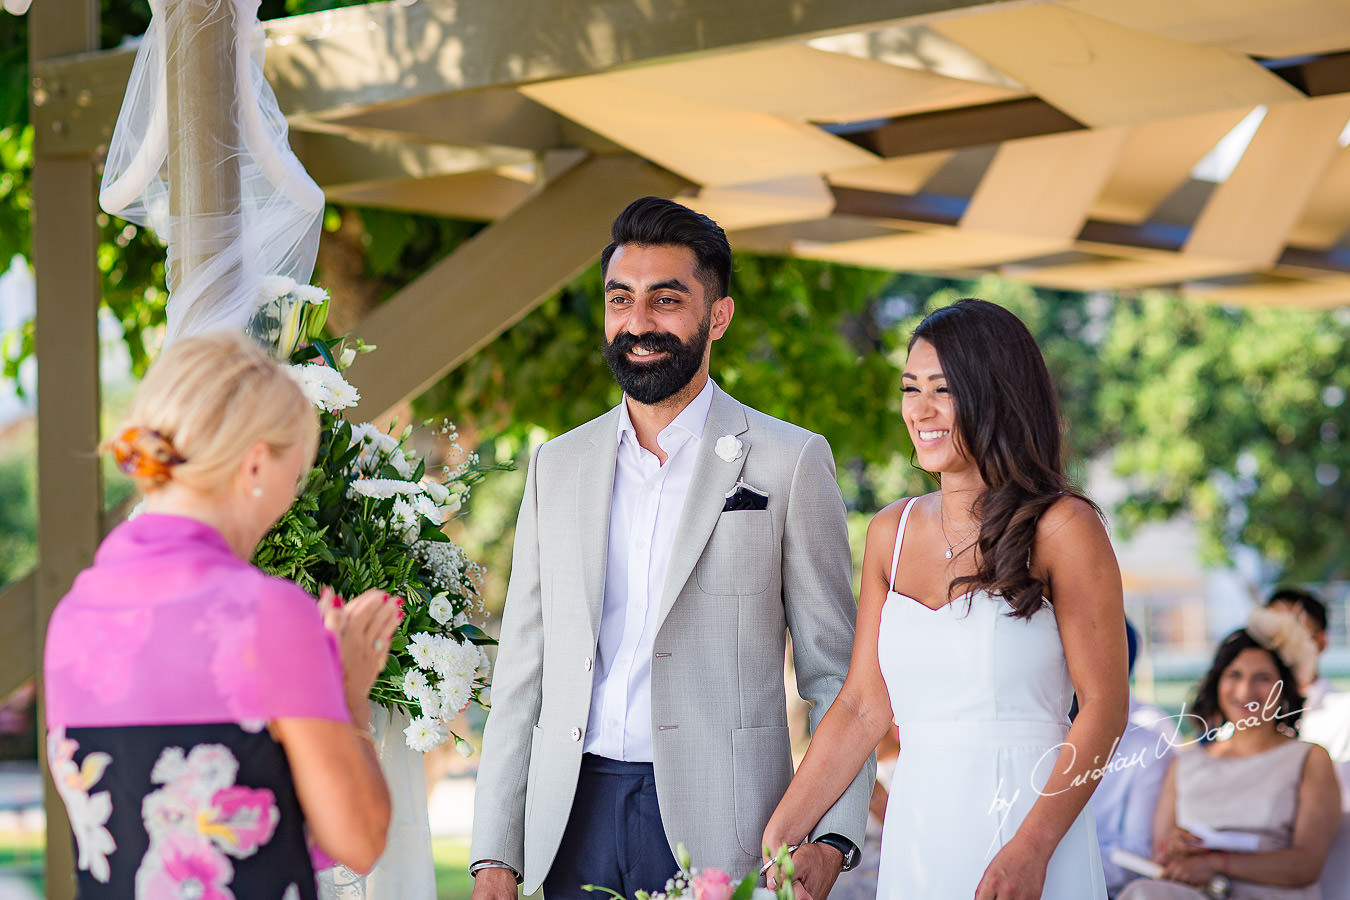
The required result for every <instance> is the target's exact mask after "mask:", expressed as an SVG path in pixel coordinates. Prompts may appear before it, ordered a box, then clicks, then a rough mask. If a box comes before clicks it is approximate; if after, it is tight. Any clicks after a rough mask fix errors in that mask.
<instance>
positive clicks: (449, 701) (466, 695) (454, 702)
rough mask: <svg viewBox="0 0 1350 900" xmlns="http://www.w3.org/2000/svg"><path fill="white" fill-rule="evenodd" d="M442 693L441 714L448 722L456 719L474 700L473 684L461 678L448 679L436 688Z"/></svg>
mask: <svg viewBox="0 0 1350 900" xmlns="http://www.w3.org/2000/svg"><path fill="white" fill-rule="evenodd" d="M436 689H437V691H438V692H439V693H440V714H441V718H442V719H445V720H446V721H447V722H449V721H451V720H452V719H454V718H455V717H456V716H458V715H459V714H460V713H461V712H463V711H464V707H466V706H468V705H469V701H470V700H471V699H473V694H472V691H473V682H472V681H468V680H464V679H460V678H447V679H445V680H444V681H442V682H441V683H440V684H438V685H437V686H436Z"/></svg>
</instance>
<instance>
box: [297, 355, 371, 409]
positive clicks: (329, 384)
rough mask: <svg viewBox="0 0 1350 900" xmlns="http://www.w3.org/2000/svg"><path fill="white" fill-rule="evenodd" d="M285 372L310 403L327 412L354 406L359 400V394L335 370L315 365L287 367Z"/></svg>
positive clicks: (305, 364)
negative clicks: (298, 386)
mask: <svg viewBox="0 0 1350 900" xmlns="http://www.w3.org/2000/svg"><path fill="white" fill-rule="evenodd" d="M286 372H287V374H289V375H290V376H291V378H293V379H295V382H296V384H298V385H300V390H302V391H304V392H305V396H306V397H307V398H308V399H309V402H310V403H313V404H314V405H315V406H317V407H319V408H320V409H322V410H326V411H327V412H332V413H335V412H337V411H338V410H341V409H346V408H348V407H349V406H355V405H356V404H357V402H358V401H360V399H361V395H360V393H358V392H357V390H356V388H354V387H352V386H351V384H349V383H348V382H347V379H345V378H343V377H342V376H341V375H340V374H339V373H338V371H337V370H336V369H330V368H328V367H327V366H320V365H316V364H315V363H304V364H303V365H299V366H287V367H286Z"/></svg>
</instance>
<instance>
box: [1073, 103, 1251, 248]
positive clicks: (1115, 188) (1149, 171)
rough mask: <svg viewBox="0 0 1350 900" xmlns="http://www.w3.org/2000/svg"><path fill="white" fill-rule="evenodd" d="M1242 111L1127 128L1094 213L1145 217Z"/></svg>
mask: <svg viewBox="0 0 1350 900" xmlns="http://www.w3.org/2000/svg"><path fill="white" fill-rule="evenodd" d="M1246 114H1247V110H1246V109H1242V108H1239V109H1234V110H1223V111H1220V112H1216V113H1206V114H1204V115H1199V116H1188V117H1185V118H1181V119H1162V120H1159V121H1157V122H1145V123H1144V124H1142V125H1135V126H1133V127H1131V128H1130V131H1129V135H1128V137H1126V139H1125V145H1124V146H1123V147H1122V148H1121V150H1120V153H1119V154H1117V156H1116V162H1115V167H1114V168H1113V169H1112V171H1111V176H1110V177H1109V178H1108V179H1107V180H1106V185H1105V186H1104V187H1103V188H1102V191H1101V194H1100V195H1099V196H1098V197H1097V200H1096V202H1095V203H1094V204H1093V205H1092V217H1093V218H1095V219H1103V220H1106V221H1111V222H1125V223H1128V224H1131V225H1137V224H1139V223H1140V222H1143V221H1145V220H1146V219H1148V217H1149V216H1150V215H1152V213H1153V211H1154V210H1155V209H1157V207H1158V204H1159V203H1161V202H1162V201H1163V200H1165V199H1166V198H1167V197H1168V196H1169V195H1170V194H1172V193H1173V192H1174V191H1176V189H1177V188H1179V187H1181V185H1183V184H1185V182H1186V180H1187V179H1188V178H1190V174H1191V170H1192V169H1193V168H1195V164H1196V163H1198V162H1199V161H1200V160H1201V159H1203V158H1204V156H1205V154H1207V153H1208V152H1209V151H1210V150H1211V149H1213V147H1214V145H1215V144H1217V143H1218V142H1219V140H1220V138H1222V137H1223V136H1224V135H1226V134H1227V133H1228V132H1229V131H1231V130H1232V129H1233V127H1234V126H1235V125H1237V124H1238V122H1240V121H1242V119H1243V117H1244V116H1245V115H1246Z"/></svg>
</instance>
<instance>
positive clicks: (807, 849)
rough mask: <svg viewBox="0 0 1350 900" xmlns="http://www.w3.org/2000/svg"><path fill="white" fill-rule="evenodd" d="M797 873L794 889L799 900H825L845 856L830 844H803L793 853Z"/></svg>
mask: <svg viewBox="0 0 1350 900" xmlns="http://www.w3.org/2000/svg"><path fill="white" fill-rule="evenodd" d="M792 862H793V864H794V865H795V867H796V872H795V873H794V875H793V878H792V888H793V891H794V892H795V894H796V896H797V900H803V898H806V900H825V898H826V897H827V896H829V893H830V889H831V888H832V887H834V882H835V879H837V878H838V877H839V870H840V869H841V868H842V867H843V865H844V854H842V853H840V852H839V850H838V849H836V848H834V847H831V846H830V845H829V844H810V843H808V844H802V845H801V846H800V847H798V848H797V849H796V850H794V851H793V852H792Z"/></svg>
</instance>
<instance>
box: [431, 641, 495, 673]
mask: <svg viewBox="0 0 1350 900" xmlns="http://www.w3.org/2000/svg"><path fill="white" fill-rule="evenodd" d="M483 658H484V657H483V651H481V650H479V649H478V647H477V646H476V645H474V644H471V643H469V642H468V641H465V642H464V643H462V644H461V643H460V642H459V641H457V640H455V639H454V638H448V637H444V636H439V635H438V636H437V639H436V641H435V653H434V655H433V656H432V665H433V666H435V668H436V674H438V675H440V676H441V678H442V679H446V680H455V679H462V680H468V681H472V680H473V677H474V675H476V674H477V673H478V667H479V666H480V665H481V664H482V662H483Z"/></svg>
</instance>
